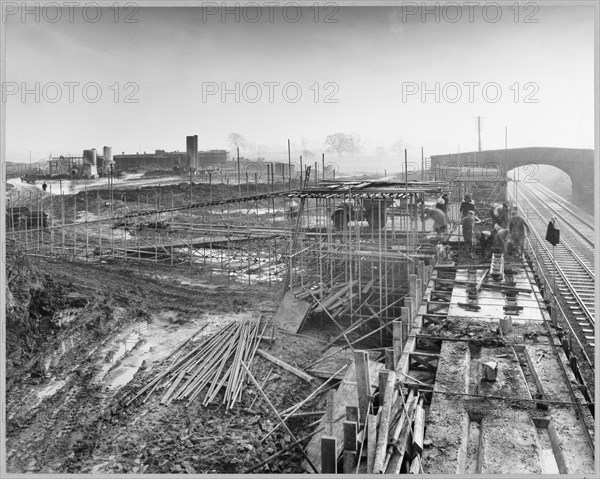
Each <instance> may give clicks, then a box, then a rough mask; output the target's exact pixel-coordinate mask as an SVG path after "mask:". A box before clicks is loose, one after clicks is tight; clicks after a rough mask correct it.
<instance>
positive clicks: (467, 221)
mask: <svg viewBox="0 0 600 479" xmlns="http://www.w3.org/2000/svg"><path fill="white" fill-rule="evenodd" d="M475 223H481V220H480V219H479V218H477V216H475V211H473V210H469V212H468V213H467V216H465V217H463V219H462V232H463V239H464V241H465V247H466V249H467V253H469V254H470V255H471V257H473V251H474V245H475Z"/></svg>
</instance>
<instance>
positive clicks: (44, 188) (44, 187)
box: [42, 181, 48, 191]
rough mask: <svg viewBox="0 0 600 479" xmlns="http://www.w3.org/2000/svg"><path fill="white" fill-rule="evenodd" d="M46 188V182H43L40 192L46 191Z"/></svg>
mask: <svg viewBox="0 0 600 479" xmlns="http://www.w3.org/2000/svg"><path fill="white" fill-rule="evenodd" d="M47 188H48V185H47V184H46V182H45V181H44V184H43V185H42V190H44V191H46V189H47Z"/></svg>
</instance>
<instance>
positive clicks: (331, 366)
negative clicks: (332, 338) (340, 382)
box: [306, 346, 354, 379]
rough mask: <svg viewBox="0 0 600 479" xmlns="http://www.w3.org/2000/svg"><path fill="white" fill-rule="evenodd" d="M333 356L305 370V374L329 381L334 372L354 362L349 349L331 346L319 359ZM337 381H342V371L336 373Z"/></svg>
mask: <svg viewBox="0 0 600 479" xmlns="http://www.w3.org/2000/svg"><path fill="white" fill-rule="evenodd" d="M332 354H334V355H333V356H331V357H329V358H327V359H324V360H323V361H321V362H320V363H317V364H315V365H314V366H312V367H311V368H309V369H307V370H306V372H307V373H309V374H312V375H313V376H316V377H318V378H323V379H329V378H330V377H331V376H333V375H334V374H335V373H336V372H338V371H339V370H340V369H341V367H342V366H344V365H346V364H350V363H351V362H352V361H354V354H353V353H352V350H351V349H350V348H346V349H342V348H341V347H340V346H333V347H331V348H328V349H326V350H325V351H324V352H323V354H322V355H321V357H324V356H330V355H332ZM336 378H337V379H344V371H342V372H341V373H338V375H337V376H336Z"/></svg>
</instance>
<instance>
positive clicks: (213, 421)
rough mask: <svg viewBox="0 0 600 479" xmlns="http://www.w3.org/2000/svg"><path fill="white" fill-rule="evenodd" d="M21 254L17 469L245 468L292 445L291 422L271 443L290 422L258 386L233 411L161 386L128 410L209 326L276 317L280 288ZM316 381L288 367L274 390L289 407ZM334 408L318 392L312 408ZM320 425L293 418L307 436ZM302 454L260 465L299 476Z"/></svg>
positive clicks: (296, 429) (13, 443)
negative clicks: (171, 357) (176, 397)
mask: <svg viewBox="0 0 600 479" xmlns="http://www.w3.org/2000/svg"><path fill="white" fill-rule="evenodd" d="M8 257H9V272H10V274H9V283H8V288H9V291H10V295H11V296H12V303H11V304H9V305H7V307H8V310H7V312H8V318H7V320H8V321H7V329H8V335H7V338H8V342H7V376H8V381H7V458H6V461H7V462H6V463H7V470H8V471H9V472H13V473H23V472H45V473H68V472H76V473H80V472H88V473H89V472H94V473H104V472H124V473H136V472H144V473H177V472H188V473H208V472H218V473H233V472H243V471H244V470H246V469H247V468H248V467H250V466H251V465H253V464H256V463H257V462H259V461H260V460H261V459H264V458H266V457H267V456H269V455H271V454H273V453H275V452H277V451H279V450H281V449H282V448H283V447H285V446H287V445H289V444H290V443H291V441H293V440H292V437H291V436H290V435H289V434H288V433H286V431H285V430H283V429H282V430H279V431H278V432H276V433H275V434H273V435H272V436H270V437H269V438H268V439H266V440H264V441H261V439H262V438H263V436H264V435H266V433H267V432H268V431H270V430H271V428H272V427H273V426H274V425H276V424H277V418H276V416H275V414H274V413H273V411H272V409H271V407H270V406H269V405H268V404H267V403H266V402H265V401H264V400H263V399H259V400H257V401H256V403H255V404H254V406H253V407H252V409H250V408H249V406H250V404H251V403H252V401H253V400H254V398H255V397H256V394H257V391H256V388H254V386H251V385H246V386H245V389H244V394H243V396H242V400H241V402H240V403H239V404H236V405H235V407H234V408H233V409H232V410H230V411H227V410H225V407H224V406H223V405H221V404H220V401H216V402H215V403H213V404H211V405H209V406H207V407H203V406H202V401H201V400H197V401H194V402H192V403H191V404H190V405H189V406H187V402H185V403H181V402H174V403H172V404H170V405H168V406H164V405H161V404H160V399H161V396H162V394H163V392H160V391H157V393H156V394H153V395H152V396H150V398H149V399H148V400H147V401H146V402H143V401H142V399H143V398H141V399H138V400H136V401H134V402H132V403H131V404H130V405H128V406H126V403H127V402H128V401H129V399H131V398H132V397H133V396H135V394H136V393H137V392H138V391H139V389H140V388H141V387H142V386H143V385H145V384H147V383H148V382H149V381H150V380H151V378H153V377H154V376H155V375H156V374H158V373H159V372H160V371H161V370H162V369H163V368H165V367H166V365H167V364H168V362H166V363H165V359H166V357H167V356H168V354H169V353H170V352H171V351H172V350H173V349H175V348H176V347H177V346H178V345H179V344H181V343H182V342H183V340H184V339H186V338H187V337H189V336H190V335H191V334H192V332H193V331H195V330H197V329H198V328H199V327H200V326H201V325H202V324H203V323H205V322H209V323H210V324H211V326H216V327H218V325H219V324H220V323H221V322H222V323H223V324H225V323H226V322H227V321H230V320H232V319H235V318H236V317H237V316H239V315H244V314H246V315H247V314H250V315H256V316H262V319H263V321H266V320H268V319H269V318H270V317H271V316H272V314H273V312H274V310H275V309H276V307H277V304H278V300H279V295H280V292H279V291H278V289H277V288H275V287H274V288H270V287H267V286H254V285H253V286H252V287H249V286H245V285H242V284H237V283H231V284H229V282H228V280H226V279H225V280H222V282H221V283H219V282H218V281H219V280H218V279H216V278H214V277H213V279H212V281H211V282H209V281H208V278H202V277H199V276H196V277H195V278H193V280H191V281H190V279H189V277H188V278H186V277H184V276H183V275H182V274H180V273H176V272H173V271H172V270H170V269H169V268H168V267H162V266H160V265H151V266H150V265H136V266H135V268H132V265H131V264H129V265H126V264H110V263H106V264H103V265H91V264H85V263H75V262H71V263H68V262H62V261H57V262H51V261H46V260H40V261H38V262H36V263H32V262H30V261H29V260H28V259H27V258H26V257H24V256H23V255H21V254H20V253H19V252H18V251H17V250H16V249H14V248H13V250H11V251H9V255H8ZM140 325H145V327H144V330H143V331H142V330H140V329H139V328H140ZM277 335H279V337H277V339H276V341H275V342H274V343H272V344H271V345H268V344H266V343H263V344H261V346H260V347H261V348H262V349H268V350H269V353H271V354H274V355H277V356H279V357H280V358H281V359H283V360H285V361H287V362H289V363H290V364H297V365H298V366H302V365H305V364H308V363H309V362H311V361H313V360H314V359H316V357H318V355H319V351H320V349H321V346H322V345H321V344H318V343H315V342H313V341H311V340H308V339H304V338H298V337H295V336H283V335H281V333H277ZM132 338H133V342H132V343H131V346H127V344H129V341H130V340H131V339H132ZM271 367H273V364H271V363H269V362H267V361H266V360H264V359H262V358H260V357H256V358H255V360H254V362H253V364H252V373H253V375H254V376H255V377H256V378H257V380H258V381H259V382H262V380H263V379H264V378H265V377H266V375H267V372H268V371H269V369H271ZM314 387H316V385H314V386H308V385H307V384H306V383H305V382H303V380H301V379H300V378H297V377H296V376H293V375H291V374H290V373H288V372H287V371H285V370H282V369H279V368H278V367H275V368H274V375H272V376H271V379H270V380H269V382H268V383H267V385H266V386H265V390H266V393H267V395H268V397H269V399H270V401H271V402H272V404H273V406H274V407H275V408H276V409H277V410H278V411H281V410H283V409H285V408H287V407H289V406H290V405H292V404H295V403H296V402H298V401H300V400H302V399H303V398H304V397H306V395H307V394H308V393H307V391H308V390H309V389H311V388H314ZM322 408H323V405H322V404H319V402H318V400H317V401H314V402H313V403H311V404H309V405H307V408H306V410H315V409H316V410H319V409H322ZM313 419H314V418H308V419H307V418H304V419H295V420H294V419H293V420H291V421H290V422H289V425H290V427H291V428H292V431H293V433H294V435H295V436H296V437H297V438H300V437H302V436H304V435H305V434H307V433H308V432H310V429H309V428H307V425H308V424H309V423H310V421H311V420H313ZM299 459H300V456H299V453H298V452H297V451H296V450H294V449H292V450H291V451H290V452H287V453H285V454H283V455H282V456H281V457H280V458H278V459H277V460H276V461H274V462H273V463H271V464H270V466H268V467H266V468H263V469H261V470H259V471H256V472H269V471H273V472H287V473H290V472H300V469H298V466H297V464H298V460H299Z"/></svg>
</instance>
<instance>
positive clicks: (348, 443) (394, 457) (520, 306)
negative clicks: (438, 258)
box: [305, 255, 594, 474]
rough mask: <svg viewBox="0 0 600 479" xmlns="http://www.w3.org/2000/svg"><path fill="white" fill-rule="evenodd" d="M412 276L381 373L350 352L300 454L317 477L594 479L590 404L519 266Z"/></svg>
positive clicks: (445, 269) (495, 263)
mask: <svg viewBox="0 0 600 479" xmlns="http://www.w3.org/2000/svg"><path fill="white" fill-rule="evenodd" d="M415 272H418V271H415ZM418 273H419V274H415V275H414V276H412V277H411V279H410V292H409V295H408V297H407V298H406V300H407V301H405V302H408V306H407V307H405V308H403V311H402V315H401V317H400V318H397V319H395V320H393V321H392V324H393V328H394V335H393V342H390V343H387V346H388V347H390V348H391V349H392V350H393V351H392V354H390V355H389V357H388V355H387V354H386V356H385V360H386V361H385V362H386V364H385V366H384V364H382V363H381V362H377V361H373V359H374V358H373V356H372V354H371V355H370V356H365V355H367V352H366V351H355V352H354V358H353V359H354V360H353V361H352V362H351V363H350V365H349V368H348V369H347V374H346V375H345V376H344V378H343V380H342V382H341V384H340V387H339V388H338V391H337V392H336V394H335V396H334V397H333V398H332V400H331V402H332V403H333V405H332V406H331V407H329V405H328V410H329V409H331V411H332V412H329V413H326V415H325V416H324V417H323V419H322V421H321V424H320V425H319V426H320V427H321V428H323V429H324V431H323V432H322V433H320V434H319V435H317V436H315V437H314V438H313V439H312V440H311V443H310V444H309V446H308V450H307V451H308V452H309V457H310V459H311V461H312V462H315V461H316V462H317V463H318V465H319V467H320V469H319V472H323V473H334V472H342V471H343V472H345V473H348V472H358V473H396V474H397V473H409V472H410V473H424V474H541V473H557V474H558V473H561V474H592V473H593V472H594V418H593V415H594V404H592V403H590V402H589V401H588V400H586V397H585V395H584V394H582V391H581V388H580V387H583V385H582V384H580V383H579V379H578V377H579V376H580V374H579V371H578V367H577V361H576V360H574V358H573V356H572V354H571V351H570V344H569V339H568V338H567V337H566V336H565V334H564V333H563V332H562V331H561V330H560V328H557V326H556V325H554V324H553V323H552V319H551V317H550V315H549V314H548V312H547V310H546V305H545V303H544V301H543V297H542V295H541V294H540V291H539V288H538V286H537V284H536V281H535V280H534V278H533V275H532V273H531V271H530V269H529V268H528V267H527V265H526V264H524V263H523V262H521V261H520V260H515V261H506V262H505V261H504V258H503V257H498V256H497V255H494V257H493V258H492V261H491V263H479V262H476V261H471V262H470V264H468V265H466V264H465V265H461V264H455V263H452V262H437V263H435V265H433V266H425V267H424V268H423V266H421V271H420V272H418ZM421 275H424V276H421ZM417 278H418V279H419V280H421V279H422V280H423V281H417ZM400 351H401V354H400V355H399V356H397V354H398V353H399V352H400ZM395 356H396V357H399V359H398V360H397V362H396V359H395ZM390 390H391V391H390ZM338 414H339V415H340V416H341V419H340V418H338ZM305 466H306V464H305Z"/></svg>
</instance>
